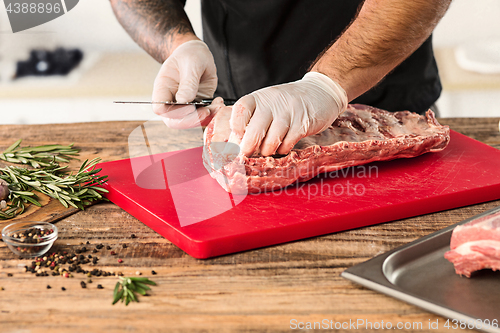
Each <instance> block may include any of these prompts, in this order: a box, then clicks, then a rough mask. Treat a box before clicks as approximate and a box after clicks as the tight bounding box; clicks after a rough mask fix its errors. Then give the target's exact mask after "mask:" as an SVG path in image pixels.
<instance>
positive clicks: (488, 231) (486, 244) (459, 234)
mask: <svg viewBox="0 0 500 333" xmlns="http://www.w3.org/2000/svg"><path fill="white" fill-rule="evenodd" d="M444 257H445V258H446V259H448V260H449V261H450V262H452V263H453V265H454V266H455V272H456V273H457V274H460V275H465V276H466V277H470V276H471V273H472V272H475V271H478V270H481V269H485V268H491V269H492V270H494V271H496V270H500V212H497V213H495V214H492V215H488V216H485V217H483V218H480V219H477V220H474V221H471V222H469V223H466V224H464V225H459V226H457V227H456V228H455V229H453V233H452V235H451V242H450V251H448V252H446V253H445V254H444Z"/></svg>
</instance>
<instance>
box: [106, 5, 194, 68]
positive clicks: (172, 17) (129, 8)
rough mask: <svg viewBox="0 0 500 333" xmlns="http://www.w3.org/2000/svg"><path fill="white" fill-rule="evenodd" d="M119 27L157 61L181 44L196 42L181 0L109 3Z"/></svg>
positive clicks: (160, 60)
mask: <svg viewBox="0 0 500 333" xmlns="http://www.w3.org/2000/svg"><path fill="white" fill-rule="evenodd" d="M110 2H111V6H112V8H113V11H114V13H115V16H116V17H117V19H118V21H119V22H120V24H121V25H122V26H123V28H124V29H125V30H126V31H127V32H128V34H129V35H130V36H131V37H132V39H133V40H134V41H135V42H136V43H137V44H139V46H140V47H142V48H143V49H144V50H145V51H146V52H148V53H149V54H150V55H151V56H152V57H153V58H154V59H156V60H157V61H158V62H160V63H163V62H164V61H165V59H167V58H168V56H169V55H170V54H171V53H172V52H173V51H174V50H175V49H176V47H177V46H179V45H180V44H182V43H184V42H187V41H190V40H197V39H198V38H197V37H196V35H195V33H194V30H193V27H192V26H191V23H190V22H189V19H188V17H187V15H186V12H185V11H184V7H183V6H184V2H183V1H180V0H110Z"/></svg>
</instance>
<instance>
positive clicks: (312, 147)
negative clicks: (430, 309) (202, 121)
mask: <svg viewBox="0 0 500 333" xmlns="http://www.w3.org/2000/svg"><path fill="white" fill-rule="evenodd" d="M231 110H232V109H231V107H227V106H224V107H221V108H220V110H219V111H218V112H217V114H216V115H215V117H214V119H212V121H211V122H210V123H209V124H208V126H207V128H206V129H205V133H204V140H205V142H204V150H203V162H204V165H205V167H206V169H207V170H208V171H209V173H210V174H211V176H212V177H213V178H215V179H216V180H217V181H218V182H219V184H220V185H221V186H222V187H223V188H224V189H225V190H226V191H228V192H231V193H234V194H246V193H262V192H265V191H273V190H277V189H280V188H283V187H285V186H288V185H290V184H293V183H295V182H304V181H307V180H310V179H311V178H313V177H315V176H317V175H319V174H322V173H326V172H332V171H336V170H339V169H342V168H347V167H351V166H357V165H362V164H366V163H370V162H374V161H387V160H392V159H396V158H410V157H415V156H419V155H421V154H424V153H427V152H438V151H441V150H443V149H445V148H446V146H447V145H448V142H449V141H450V131H449V128H448V126H442V125H440V124H439V123H438V121H437V120H436V118H435V116H434V113H433V112H432V111H431V110H429V111H427V112H426V114H425V116H422V115H419V114H416V113H412V112H409V111H399V112H388V111H384V110H381V109H377V108H375V107H371V106H367V105H360V104H353V105H349V106H348V108H347V110H346V111H345V112H344V113H342V114H341V115H340V116H339V117H338V118H337V119H336V120H335V122H334V123H333V124H332V125H331V126H330V127H329V128H327V129H326V130H325V131H323V132H321V133H319V134H316V135H312V136H308V137H305V138H303V139H301V140H300V141H299V142H298V143H297V144H296V145H295V146H294V148H293V149H292V151H291V152H290V153H289V154H287V155H285V156H267V157H264V156H261V155H259V153H258V152H257V153H255V154H254V155H252V156H250V157H246V156H244V155H242V154H239V153H238V151H239V149H234V147H232V148H231V147H229V149H228V145H233V146H236V145H235V144H231V143H228V139H229V135H230V134H231V129H230V127H229V120H230V117H231Z"/></svg>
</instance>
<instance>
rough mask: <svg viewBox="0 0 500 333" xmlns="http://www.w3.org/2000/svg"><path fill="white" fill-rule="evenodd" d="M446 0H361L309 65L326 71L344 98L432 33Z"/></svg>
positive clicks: (375, 79)
mask: <svg viewBox="0 0 500 333" xmlns="http://www.w3.org/2000/svg"><path fill="white" fill-rule="evenodd" d="M450 2H451V0H410V1H409V0H366V1H365V2H364V4H363V5H362V7H361V9H360V11H359V13H358V15H357V17H356V19H355V20H354V21H353V22H352V23H351V25H350V26H349V27H348V28H347V29H346V30H345V32H344V33H343V34H342V35H341V36H340V37H339V39H337V41H335V43H333V44H332V45H331V46H330V47H329V48H327V49H326V50H325V52H324V53H322V54H321V55H320V56H319V57H318V59H317V60H316V61H315V63H314V64H313V66H312V67H311V70H312V71H316V72H320V73H323V74H326V75H328V76H329V77H330V78H332V79H333V80H335V81H336V82H338V83H339V84H340V85H341V86H342V87H343V88H344V90H345V91H346V92H347V96H348V99H349V101H351V100H353V99H354V98H356V97H358V96H359V95H361V94H363V93H364V92H366V91H367V90H369V89H370V88H371V87H373V86H374V85H376V84H377V82H379V81H380V80H381V79H382V78H383V77H384V76H385V75H387V74H388V73H389V72H390V71H391V70H393V69H394V68H395V67H396V66H397V65H399V64H400V63H401V62H402V61H403V60H405V59H406V58H407V57H408V56H410V55H411V54H412V53H413V52H414V51H415V50H416V49H417V48H418V47H419V46H420V45H421V44H422V43H423V42H424V41H425V40H426V39H427V38H428V37H429V36H430V34H431V33H432V31H433V29H434V28H435V26H436V25H437V23H438V22H439V20H440V19H441V17H442V16H443V15H444V13H445V12H446V10H447V8H448V6H449V4H450Z"/></svg>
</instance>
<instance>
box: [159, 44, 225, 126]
mask: <svg viewBox="0 0 500 333" xmlns="http://www.w3.org/2000/svg"><path fill="white" fill-rule="evenodd" d="M216 88H217V71H216V68H215V62H214V58H213V56H212V53H211V52H210V50H209V49H208V46H207V45H206V44H205V43H204V42H202V41H201V40H191V41H188V42H186V43H183V44H181V45H180V46H178V47H177V48H176V49H175V50H174V52H172V54H171V55H170V57H168V58H167V60H165V62H164V63H163V65H162V66H161V68H160V71H159V72H158V75H157V76H156V79H155V82H154V87H153V97H152V98H153V101H158V102H163V101H176V102H179V103H187V102H192V101H193V100H195V99H203V98H211V97H212V96H213V94H214V92H215V89H216ZM153 111H154V113H156V114H157V115H160V116H162V119H163V122H164V123H165V124H166V125H167V126H168V127H171V128H190V127H196V126H200V123H202V122H204V120H205V119H206V118H207V117H209V116H211V112H210V110H209V109H207V108H198V109H195V108H194V107H184V106H182V107H173V106H169V105H164V104H153Z"/></svg>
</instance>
